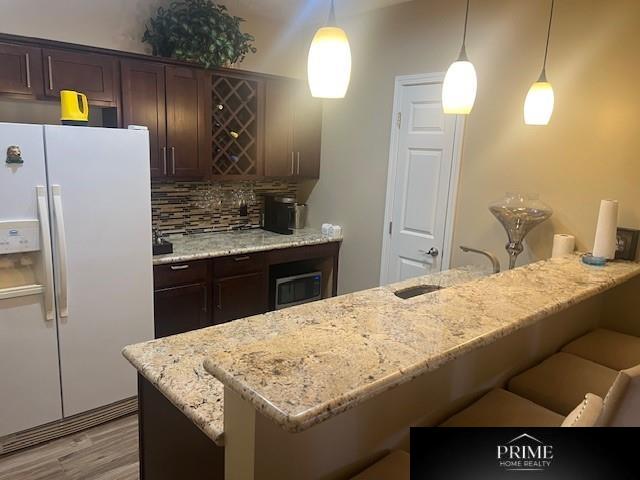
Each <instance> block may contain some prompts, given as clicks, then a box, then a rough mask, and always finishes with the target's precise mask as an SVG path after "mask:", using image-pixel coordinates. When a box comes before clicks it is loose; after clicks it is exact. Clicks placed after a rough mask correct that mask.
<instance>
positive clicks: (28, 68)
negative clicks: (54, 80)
mask: <svg viewBox="0 0 640 480" xmlns="http://www.w3.org/2000/svg"><path fill="white" fill-rule="evenodd" d="M24 61H25V63H26V64H27V88H31V61H30V60H29V54H28V53H25V54H24Z"/></svg>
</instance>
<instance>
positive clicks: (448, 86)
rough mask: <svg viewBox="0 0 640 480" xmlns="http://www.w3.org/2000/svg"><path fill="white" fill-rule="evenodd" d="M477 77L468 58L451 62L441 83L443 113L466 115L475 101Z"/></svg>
mask: <svg viewBox="0 0 640 480" xmlns="http://www.w3.org/2000/svg"><path fill="white" fill-rule="evenodd" d="M477 90H478V77H477V75H476V69H475V68H474V66H473V63H471V62H470V61H469V60H460V59H459V60H456V61H455V62H453V63H452V64H451V66H450V67H449V70H447V74H446V75H445V77H444V84H443V85H442V110H443V111H444V113H451V114H458V115H468V114H470V113H471V109H472V108H473V104H474V103H475V101H476V92H477Z"/></svg>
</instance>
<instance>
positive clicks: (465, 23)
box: [462, 0, 469, 48]
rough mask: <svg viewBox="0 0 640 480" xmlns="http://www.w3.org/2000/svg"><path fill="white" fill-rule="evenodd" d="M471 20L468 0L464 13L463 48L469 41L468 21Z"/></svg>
mask: <svg viewBox="0 0 640 480" xmlns="http://www.w3.org/2000/svg"><path fill="white" fill-rule="evenodd" d="M468 20H469V0H467V11H466V12H465V14H464V32H463V33H462V48H464V46H465V43H466V42H467V21H468Z"/></svg>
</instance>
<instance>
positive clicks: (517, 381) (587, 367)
mask: <svg viewBox="0 0 640 480" xmlns="http://www.w3.org/2000/svg"><path fill="white" fill-rule="evenodd" d="M617 375H618V372H617V371H616V370H613V369H611V368H607V367H605V366H602V365H600V364H598V363H595V362H592V361H589V360H585V359H584V358H581V357H578V356H575V355H571V354H569V353H565V352H559V353H556V354H555V355H552V356H550V357H549V358H547V359H546V360H544V361H543V362H542V363H540V364H539V365H537V366H535V367H533V368H530V369H529V370H526V371H524V372H522V373H521V374H519V375H516V376H515V377H513V378H512V379H511V380H509V383H508V389H509V391H511V392H513V393H515V394H516V395H519V396H521V397H524V398H527V399H529V400H531V401H532V402H534V403H537V404H538V405H540V406H542V407H545V408H547V409H549V410H553V411H554V412H556V413H559V414H560V415H569V413H570V412H571V411H572V410H573V409H574V408H575V406H576V405H577V404H579V403H580V402H581V401H582V399H583V398H584V397H585V395H586V394H587V393H592V394H594V395H597V396H599V397H601V398H604V397H605V395H606V394H607V392H608V391H609V388H610V387H611V385H613V382H614V381H615V379H616V376H617Z"/></svg>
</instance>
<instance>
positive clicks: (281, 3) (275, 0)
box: [220, 0, 411, 21]
mask: <svg viewBox="0 0 640 480" xmlns="http://www.w3.org/2000/svg"><path fill="white" fill-rule="evenodd" d="M408 1H411V0H335V5H336V15H337V16H338V17H340V16H351V15H357V14H359V13H363V12H366V11H368V10H375V9H377V8H383V7H388V6H390V5H395V4H397V3H404V2H408ZM220 3H224V4H226V5H227V6H228V7H229V8H231V9H232V10H234V7H236V8H235V9H236V10H238V11H239V12H248V13H252V14H255V15H262V16H267V17H271V18H277V19H280V20H289V19H291V18H299V19H304V20H307V21H317V20H318V19H324V18H326V17H327V15H328V14H329V5H330V4H331V1H330V0H226V1H225V0H222V1H221V2H220Z"/></svg>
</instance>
